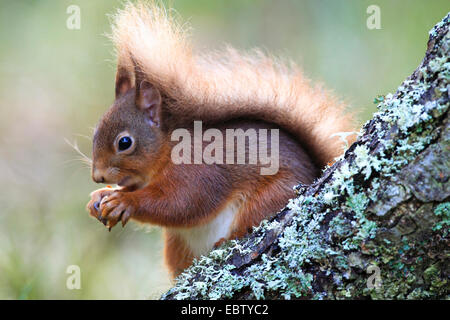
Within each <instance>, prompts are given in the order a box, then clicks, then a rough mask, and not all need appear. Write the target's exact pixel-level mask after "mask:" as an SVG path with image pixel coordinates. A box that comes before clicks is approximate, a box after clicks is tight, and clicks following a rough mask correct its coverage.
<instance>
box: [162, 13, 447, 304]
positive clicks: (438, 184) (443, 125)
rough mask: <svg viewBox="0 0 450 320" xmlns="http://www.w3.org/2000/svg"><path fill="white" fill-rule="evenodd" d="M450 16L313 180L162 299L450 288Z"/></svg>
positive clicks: (378, 294) (415, 294)
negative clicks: (349, 143) (410, 69)
mask: <svg viewBox="0 0 450 320" xmlns="http://www.w3.org/2000/svg"><path fill="white" fill-rule="evenodd" d="M449 25H450V14H449V15H447V16H446V17H445V18H444V19H443V20H442V21H441V22H440V23H438V24H437V25H436V26H435V27H434V28H433V29H432V30H431V31H430V38H429V41H428V48H427V51H426V54H425V58H424V59H423V61H422V63H421V64H420V66H419V67H418V68H417V69H416V70H415V71H414V73H413V74H412V75H411V76H410V77H409V78H408V79H406V80H405V81H404V82H403V84H402V85H401V86H400V87H399V88H398V90H397V92H396V93H395V94H393V95H392V94H388V95H386V96H385V97H378V98H376V100H377V101H378V102H379V105H378V109H379V111H378V112H377V113H375V114H374V117H373V119H372V120H370V121H369V122H367V123H366V124H365V125H364V127H363V129H362V130H361V133H360V137H359V139H358V140H357V142H355V143H354V144H353V145H352V146H350V148H349V149H348V150H347V151H346V152H345V154H344V155H343V156H342V157H341V159H339V160H338V161H337V162H336V163H335V164H334V165H333V166H331V167H330V168H327V169H326V170H325V171H324V173H323V175H322V177H321V178H320V179H319V180H318V181H317V182H316V183H314V184H313V185H310V186H298V187H297V197H296V198H295V199H293V200H291V202H290V203H289V204H288V206H287V207H286V208H285V209H284V210H282V211H281V212H280V213H278V214H277V215H275V216H274V217H273V218H271V219H269V220H266V221H264V222H263V223H262V224H261V225H260V226H259V227H257V228H254V230H253V232H252V233H251V234H249V235H248V236H247V237H246V238H243V239H240V240H232V241H228V242H227V243H225V244H224V245H223V246H222V247H220V248H218V249H216V250H214V251H212V252H211V253H210V254H209V255H208V256H206V257H201V258H200V259H199V260H198V261H195V262H194V264H193V265H192V266H191V267H190V268H188V269H187V270H186V271H185V272H184V273H183V274H182V275H181V276H179V278H178V279H177V282H176V285H175V286H174V287H173V288H172V289H170V290H169V291H168V292H167V293H165V294H164V295H163V297H162V298H163V299H226V298H231V299H255V298H256V299H349V298H350V299H366V298H373V299H423V298H433V299H445V298H447V299H448V298H449V285H450V281H449V274H450V272H449V225H450V202H449V195H450V185H449V176H450V174H449V173H450V172H449V167H450V165H449V164H450V142H449V137H450V131H449V119H448V107H449V95H450V83H449V80H450V62H449V56H450V55H449V53H450V52H449V51H450V33H449Z"/></svg>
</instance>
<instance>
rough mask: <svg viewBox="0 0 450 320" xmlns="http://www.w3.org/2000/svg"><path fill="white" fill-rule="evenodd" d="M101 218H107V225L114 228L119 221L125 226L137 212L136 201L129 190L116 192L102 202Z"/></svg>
mask: <svg viewBox="0 0 450 320" xmlns="http://www.w3.org/2000/svg"><path fill="white" fill-rule="evenodd" d="M99 211H100V212H101V219H105V220H106V227H107V228H110V229H111V228H112V227H114V226H115V225H116V224H117V223H118V222H119V221H122V227H124V226H125V225H126V224H127V222H128V220H130V218H131V216H132V215H133V214H134V213H135V212H136V205H135V201H134V200H133V196H132V194H131V193H129V192H114V193H113V194H111V195H109V196H106V197H104V198H103V199H102V201H101V202H100V209H99Z"/></svg>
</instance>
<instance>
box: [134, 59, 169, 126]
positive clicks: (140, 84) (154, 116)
mask: <svg viewBox="0 0 450 320" xmlns="http://www.w3.org/2000/svg"><path fill="white" fill-rule="evenodd" d="M131 61H132V62H133V65H134V79H135V83H136V86H135V90H136V95H135V99H136V101H135V103H136V106H137V107H138V108H139V109H140V110H142V111H144V112H145V116H146V120H147V122H148V123H149V124H150V125H151V126H156V127H159V125H160V124H161V104H162V98H161V93H160V92H159V90H158V89H157V88H156V87H155V86H154V85H152V84H151V83H150V82H149V81H147V79H146V76H145V73H144V72H143V70H142V69H141V66H140V65H139V63H138V62H137V61H136V60H135V59H134V57H133V56H131Z"/></svg>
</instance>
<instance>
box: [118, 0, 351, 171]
mask: <svg viewBox="0 0 450 320" xmlns="http://www.w3.org/2000/svg"><path fill="white" fill-rule="evenodd" d="M172 15H173V13H172V11H168V10H166V9H165V8H164V7H163V6H162V5H158V4H155V3H154V2H150V3H147V4H145V3H143V2H139V3H137V4H131V3H128V4H126V6H125V8H124V9H123V10H120V11H119V12H118V13H117V14H116V15H115V16H114V22H113V29H112V39H113V42H114V44H115V46H116V50H117V55H118V64H119V67H121V68H126V69H128V70H130V71H131V73H132V70H133V68H134V66H133V65H132V63H131V58H130V57H131V56H132V57H133V60H134V61H135V62H136V63H138V64H139V65H140V67H141V69H142V70H143V71H144V73H145V74H146V77H147V79H148V81H150V82H151V83H152V84H153V85H155V86H156V87H157V88H158V89H159V90H161V92H162V93H163V94H164V95H165V96H166V97H169V98H170V100H171V101H172V102H171V103H170V105H169V108H170V112H171V113H172V114H173V115H174V116H175V117H178V118H179V119H184V120H191V121H192V120H194V119H195V120H203V121H225V120H228V119H230V118H248V119H261V120H264V121H267V122H271V123H275V124H277V125H278V126H280V127H281V128H283V129H285V130H287V131H289V132H291V134H293V135H294V136H295V137H296V138H297V139H298V140H299V141H300V142H301V143H302V144H303V145H304V146H305V147H306V150H308V151H309V152H310V154H311V155H312V156H313V158H314V159H315V161H316V162H317V163H318V164H319V165H321V166H323V165H325V164H326V163H327V162H329V161H332V160H333V159H334V157H336V156H338V155H339V154H340V153H342V150H343V142H342V140H340V139H339V138H338V137H331V136H332V135H333V134H334V133H338V132H348V131H352V126H351V125H352V124H351V119H350V118H351V117H350V116H349V115H348V113H346V112H345V110H344V106H343V104H342V103H341V102H339V101H338V100H337V99H336V98H334V97H333V96H331V95H330V94H329V93H328V92H326V91H325V90H324V89H323V88H321V87H320V86H314V87H313V86H311V85H310V83H309V81H308V79H306V78H305V77H304V76H303V75H302V73H301V72H300V71H299V70H298V69H297V67H296V66H295V65H294V64H293V63H289V64H285V63H282V62H280V61H278V60H276V59H273V58H271V57H269V56H267V55H266V54H264V53H262V52H261V51H259V50H254V51H253V52H252V53H249V54H248V53H247V54H243V53H241V52H238V51H237V50H235V49H233V48H231V47H227V48H226V49H225V50H222V51H220V52H212V53H207V54H205V53H201V54H194V53H193V50H192V47H191V44H190V43H189V41H188V40H189V39H188V36H187V32H186V27H183V26H182V25H181V24H179V23H178V22H177V21H176V19H175V18H174V17H173V16H172Z"/></svg>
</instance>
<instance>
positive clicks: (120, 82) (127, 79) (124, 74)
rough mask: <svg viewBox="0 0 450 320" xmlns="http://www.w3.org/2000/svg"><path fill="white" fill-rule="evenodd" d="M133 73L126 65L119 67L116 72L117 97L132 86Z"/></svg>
mask: <svg viewBox="0 0 450 320" xmlns="http://www.w3.org/2000/svg"><path fill="white" fill-rule="evenodd" d="M132 76H133V75H132V74H131V73H130V72H129V71H128V70H127V69H126V68H124V67H120V66H119V67H117V73H116V99H117V98H119V97H120V96H121V95H123V94H124V93H125V92H127V91H128V90H130V89H131V87H132Z"/></svg>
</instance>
